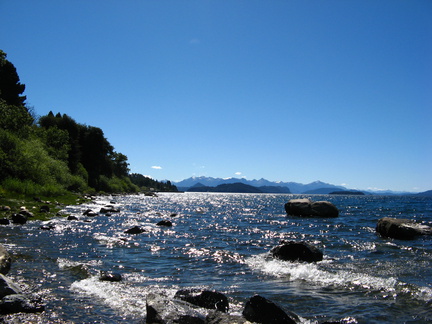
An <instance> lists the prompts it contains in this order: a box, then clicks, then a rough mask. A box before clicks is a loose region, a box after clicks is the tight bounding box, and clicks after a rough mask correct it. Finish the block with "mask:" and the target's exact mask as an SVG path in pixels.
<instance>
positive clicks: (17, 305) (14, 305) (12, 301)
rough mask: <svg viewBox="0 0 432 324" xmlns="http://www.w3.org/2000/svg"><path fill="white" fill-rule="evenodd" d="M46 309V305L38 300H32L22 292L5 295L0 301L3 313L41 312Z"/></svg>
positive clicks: (0, 310) (0, 308)
mask: <svg viewBox="0 0 432 324" xmlns="http://www.w3.org/2000/svg"><path fill="white" fill-rule="evenodd" d="M44 310H45V306H44V305H43V304H42V303H40V302H39V301H36V300H30V299H29V298H28V297H27V296H24V295H21V294H12V295H8V296H5V297H3V299H2V300H1V301H0V313H1V314H14V313H40V312H43V311H44Z"/></svg>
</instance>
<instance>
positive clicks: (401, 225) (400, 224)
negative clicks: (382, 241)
mask: <svg viewBox="0 0 432 324" xmlns="http://www.w3.org/2000/svg"><path fill="white" fill-rule="evenodd" d="M376 231H377V232H378V233H379V234H380V235H381V236H384V237H390V238H395V239H400V240H411V239H414V238H415V237H417V236H420V235H431V234H432V228H431V227H430V226H427V225H423V224H419V223H417V222H416V221H414V220H410V219H398V218H390V217H384V218H381V219H379V220H378V223H377V226H376Z"/></svg>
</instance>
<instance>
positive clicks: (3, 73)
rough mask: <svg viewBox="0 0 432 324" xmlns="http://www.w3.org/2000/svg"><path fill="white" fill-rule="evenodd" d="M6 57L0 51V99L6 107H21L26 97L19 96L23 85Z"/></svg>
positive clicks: (22, 90)
mask: <svg viewBox="0 0 432 324" xmlns="http://www.w3.org/2000/svg"><path fill="white" fill-rule="evenodd" d="M6 56H7V55H6V53H5V52H3V51H2V50H0V98H2V99H3V100H5V101H6V103H7V104H8V105H12V106H18V107H21V106H24V102H25V100H26V96H21V94H22V93H23V92H24V90H25V85H24V84H21V83H20V79H19V77H18V73H17V71H16V68H15V66H14V65H13V64H12V63H11V62H9V61H8V60H7V59H6Z"/></svg>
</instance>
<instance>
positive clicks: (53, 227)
mask: <svg viewBox="0 0 432 324" xmlns="http://www.w3.org/2000/svg"><path fill="white" fill-rule="evenodd" d="M40 229H41V230H44V231H51V230H53V229H55V225H54V224H45V225H42V226H41V227H40Z"/></svg>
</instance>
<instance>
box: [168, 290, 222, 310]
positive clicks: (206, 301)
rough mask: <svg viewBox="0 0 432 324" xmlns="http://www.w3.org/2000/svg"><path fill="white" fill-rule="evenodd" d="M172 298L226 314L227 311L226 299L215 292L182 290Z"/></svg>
mask: <svg viewBox="0 0 432 324" xmlns="http://www.w3.org/2000/svg"><path fill="white" fill-rule="evenodd" d="M174 298H178V299H181V300H184V301H186V302H188V303H191V304H194V305H196V306H199V307H203V308H207V309H217V310H218V311H221V312H227V311H228V309H229V303H228V298H227V297H226V296H225V295H224V294H222V293H220V292H217V291H211V290H201V289H182V290H179V291H177V293H176V294H175V296H174Z"/></svg>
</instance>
